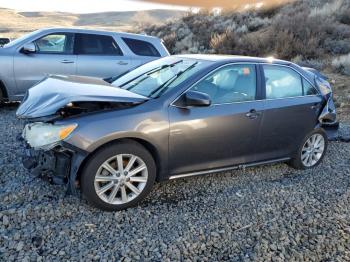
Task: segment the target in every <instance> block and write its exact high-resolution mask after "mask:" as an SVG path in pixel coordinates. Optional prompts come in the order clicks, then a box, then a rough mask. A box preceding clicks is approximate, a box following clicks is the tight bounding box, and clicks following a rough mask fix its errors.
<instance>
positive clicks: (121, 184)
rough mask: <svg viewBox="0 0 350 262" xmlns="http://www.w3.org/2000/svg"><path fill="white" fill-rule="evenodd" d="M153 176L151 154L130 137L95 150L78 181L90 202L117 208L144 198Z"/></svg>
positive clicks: (98, 205) (113, 208) (129, 205)
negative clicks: (128, 139) (125, 140)
mask: <svg viewBox="0 0 350 262" xmlns="http://www.w3.org/2000/svg"><path fill="white" fill-rule="evenodd" d="M138 170H139V171H138ZM134 173H135V174H134ZM155 179H156V165H155V162H154V159H153V157H152V155H151V154H150V153H149V152H148V151H147V150H146V149H145V148H144V147H143V146H142V145H140V144H139V143H137V142H134V141H131V140H130V141H127V142H118V143H115V144H111V145H109V146H108V147H104V148H102V149H100V150H98V151H97V152H96V153H95V154H94V155H93V156H92V157H91V158H90V159H89V161H88V163H87V164H86V165H85V167H84V168H83V172H82V175H81V180H80V182H81V190H82V193H83V196H84V197H85V198H86V199H87V200H88V202H90V203H91V204H92V205H93V206H95V207H97V208H99V209H102V210H106V211H118V210H123V209H126V208H129V207H132V206H135V205H137V204H138V203H139V202H140V201H141V200H143V199H144V198H145V197H146V196H147V195H148V194H149V192H150V191H151V189H152V186H153V184H154V182H155Z"/></svg>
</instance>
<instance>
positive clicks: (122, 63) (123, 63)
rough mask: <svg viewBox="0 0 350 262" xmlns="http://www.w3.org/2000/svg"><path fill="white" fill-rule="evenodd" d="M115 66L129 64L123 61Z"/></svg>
mask: <svg viewBox="0 0 350 262" xmlns="http://www.w3.org/2000/svg"><path fill="white" fill-rule="evenodd" d="M117 64H118V65H128V64H129V63H128V62H124V61H119V62H118V63H117Z"/></svg>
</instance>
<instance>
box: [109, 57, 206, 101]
mask: <svg viewBox="0 0 350 262" xmlns="http://www.w3.org/2000/svg"><path fill="white" fill-rule="evenodd" d="M208 63H209V62H208V61H199V60H195V59H188V58H181V57H165V58H161V59H159V60H156V61H153V62H150V63H147V64H145V65H143V66H140V67H138V68H136V69H135V70H133V71H131V72H129V73H127V74H125V75H122V76H120V77H119V78H117V79H116V80H115V81H114V82H113V83H112V85H113V86H115V87H120V88H123V89H126V90H129V91H131V92H134V93H137V94H139V95H143V96H147V97H151V98H156V97H159V96H161V95H162V94H164V93H166V92H168V91H169V90H171V89H172V88H174V87H175V86H177V85H179V84H180V83H182V82H183V81H185V80H186V79H187V78H188V77H190V76H192V75H193V74H195V73H196V72H198V71H199V70H201V69H202V68H204V67H205V66H206V65H208Z"/></svg>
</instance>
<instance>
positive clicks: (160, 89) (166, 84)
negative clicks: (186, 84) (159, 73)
mask: <svg viewBox="0 0 350 262" xmlns="http://www.w3.org/2000/svg"><path fill="white" fill-rule="evenodd" d="M197 64H198V62H195V63H193V64H192V65H190V66H189V67H187V68H186V69H184V70H182V71H180V72H178V73H177V74H175V75H174V76H172V77H171V78H169V79H168V80H167V81H165V82H164V83H163V84H161V85H160V86H159V87H157V88H156V89H154V90H153V91H152V92H151V93H150V95H149V97H152V96H153V95H154V94H156V93H158V92H159V94H158V95H157V96H156V98H157V97H160V96H161V95H162V94H163V93H164V92H165V91H166V90H167V89H168V87H169V85H170V84H171V83H172V82H173V81H174V80H175V79H177V78H178V77H179V76H181V75H182V74H184V73H186V72H187V71H189V70H191V69H192V68H194V67H195V66H196V65H197Z"/></svg>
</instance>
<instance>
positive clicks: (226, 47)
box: [210, 31, 237, 54]
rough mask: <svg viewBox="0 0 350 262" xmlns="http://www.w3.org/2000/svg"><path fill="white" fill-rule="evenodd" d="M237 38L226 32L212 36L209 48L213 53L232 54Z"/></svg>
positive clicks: (230, 32) (232, 33)
mask: <svg viewBox="0 0 350 262" xmlns="http://www.w3.org/2000/svg"><path fill="white" fill-rule="evenodd" d="M236 41H237V38H236V36H235V34H234V32H232V31H226V32H225V33H222V34H214V35H213V36H212V37H211V39H210V47H211V48H212V49H213V50H214V52H215V53H218V54H221V53H223V52H224V53H227V54H234V53H235V47H236Z"/></svg>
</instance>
